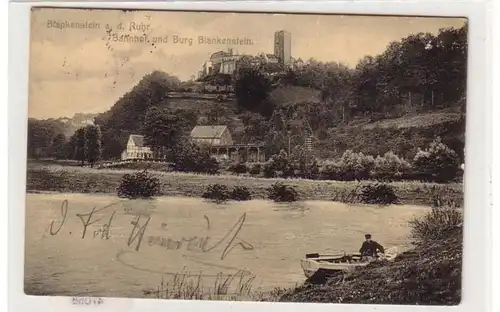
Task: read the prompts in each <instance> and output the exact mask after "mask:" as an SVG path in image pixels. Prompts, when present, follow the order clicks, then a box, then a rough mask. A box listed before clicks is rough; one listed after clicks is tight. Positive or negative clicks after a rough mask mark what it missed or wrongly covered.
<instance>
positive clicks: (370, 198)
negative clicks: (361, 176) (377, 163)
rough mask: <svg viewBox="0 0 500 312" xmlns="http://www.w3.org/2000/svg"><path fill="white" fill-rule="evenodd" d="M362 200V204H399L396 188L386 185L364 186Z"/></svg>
mask: <svg viewBox="0 0 500 312" xmlns="http://www.w3.org/2000/svg"><path fill="white" fill-rule="evenodd" d="M360 198H361V202H363V203H365V204H379V205H390V204H398V203H399V198H398V196H397V195H396V192H395V191H394V187H393V186H391V185H388V184H384V183H375V184H369V185H365V186H363V187H362V188H361V194H360Z"/></svg>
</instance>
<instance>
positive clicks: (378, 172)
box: [371, 152, 411, 181]
mask: <svg viewBox="0 0 500 312" xmlns="http://www.w3.org/2000/svg"><path fill="white" fill-rule="evenodd" d="M410 167H411V166H410V164H409V163H408V162H407V161H405V160H404V159H402V158H399V157H398V156H397V155H396V154H394V153H393V152H387V153H385V155H384V156H383V157H380V156H378V157H377V158H376V159H375V161H374V165H373V171H372V174H371V176H372V178H374V179H377V180H385V181H394V180H399V179H401V178H402V177H403V175H404V174H405V173H406V172H408V170H409V169H410Z"/></svg>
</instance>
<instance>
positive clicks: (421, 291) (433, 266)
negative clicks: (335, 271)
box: [274, 227, 463, 305]
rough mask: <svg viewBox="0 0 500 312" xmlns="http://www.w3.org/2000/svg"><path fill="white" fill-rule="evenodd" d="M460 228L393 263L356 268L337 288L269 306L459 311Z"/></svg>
mask: <svg viewBox="0 0 500 312" xmlns="http://www.w3.org/2000/svg"><path fill="white" fill-rule="evenodd" d="M462 237H463V232H462V228H461V227H456V228H453V229H450V231H449V233H448V235H447V237H445V238H444V239H440V240H436V241H431V242H425V243H424V242H422V243H420V244H419V245H417V246H416V247H415V248H413V249H411V250H409V251H407V252H404V253H402V254H400V255H399V256H398V257H397V258H396V259H395V260H394V262H392V263H387V264H378V265H377V264H373V265H368V266H367V267H364V268H360V269H358V270H356V271H355V272H354V273H352V274H350V275H349V276H347V277H346V279H345V281H344V282H343V283H340V284H334V283H327V284H326V285H303V286H299V287H297V288H294V289H290V290H285V291H283V293H282V294H281V295H279V296H277V297H276V298H274V300H276V301H285V302H286V301H288V302H322V303H357V304H399V305H458V304H460V301H461V285H462V284H461V278H462V250H463V244H462V241H463V239H462Z"/></svg>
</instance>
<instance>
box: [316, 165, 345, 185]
mask: <svg viewBox="0 0 500 312" xmlns="http://www.w3.org/2000/svg"><path fill="white" fill-rule="evenodd" d="M320 176H321V179H323V180H334V181H341V180H342V168H341V166H340V164H339V163H338V162H336V161H326V162H325V163H324V164H323V166H322V167H321V169H320Z"/></svg>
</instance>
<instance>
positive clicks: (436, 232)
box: [410, 207, 463, 242]
mask: <svg viewBox="0 0 500 312" xmlns="http://www.w3.org/2000/svg"><path fill="white" fill-rule="evenodd" d="M462 222H463V216H462V213H461V212H460V210H458V209H456V208H454V207H442V208H436V207H435V208H432V210H431V211H430V212H429V213H427V214H426V215H424V216H423V217H420V218H414V219H413V220H410V227H411V236H412V238H413V239H414V240H416V241H417V242H427V241H432V240H440V239H442V238H445V237H446V236H447V235H448V233H449V231H450V230H451V229H453V228H456V227H460V226H462Z"/></svg>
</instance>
